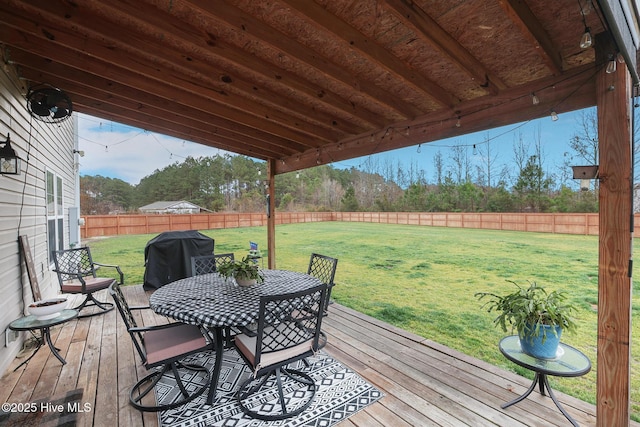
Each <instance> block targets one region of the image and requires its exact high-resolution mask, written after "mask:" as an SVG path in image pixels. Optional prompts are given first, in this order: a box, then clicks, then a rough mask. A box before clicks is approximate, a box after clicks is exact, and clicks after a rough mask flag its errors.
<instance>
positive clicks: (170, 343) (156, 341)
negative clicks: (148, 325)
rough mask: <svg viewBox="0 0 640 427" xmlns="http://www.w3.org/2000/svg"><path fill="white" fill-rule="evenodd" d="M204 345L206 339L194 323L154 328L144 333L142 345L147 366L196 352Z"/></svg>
mask: <svg viewBox="0 0 640 427" xmlns="http://www.w3.org/2000/svg"><path fill="white" fill-rule="evenodd" d="M206 345H207V340H206V339H205V338H204V336H203V335H202V332H200V328H198V327H197V326H194V325H186V324H182V323H176V326H173V327H171V328H164V329H156V330H152V331H147V332H145V334H144V347H145V350H146V352H147V365H149V366H153V365H157V364H159V363H163V362H164V361H165V360H167V359H173V358H179V357H180V356H182V355H185V354H189V353H191V352H196V351H198V350H200V349H202V348H203V347H205V346H206Z"/></svg>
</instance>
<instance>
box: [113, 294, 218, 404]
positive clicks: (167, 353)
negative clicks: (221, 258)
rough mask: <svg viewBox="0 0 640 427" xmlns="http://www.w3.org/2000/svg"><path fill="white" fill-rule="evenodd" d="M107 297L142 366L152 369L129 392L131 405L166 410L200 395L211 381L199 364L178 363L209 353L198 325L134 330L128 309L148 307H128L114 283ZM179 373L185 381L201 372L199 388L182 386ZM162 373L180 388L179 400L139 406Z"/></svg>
mask: <svg viewBox="0 0 640 427" xmlns="http://www.w3.org/2000/svg"><path fill="white" fill-rule="evenodd" d="M109 294H110V295H111V296H112V297H113V300H114V302H115V303H116V306H117V307H118V311H119V312H120V315H121V316H122V320H124V324H125V326H126V327H127V332H129V335H130V336H131V339H132V340H133V344H134V346H135V348H136V350H137V351H138V354H139V355H140V359H141V360H142V363H143V364H144V367H145V368H146V369H152V370H153V371H152V372H151V373H149V374H148V375H146V376H145V377H144V378H142V379H141V380H140V381H138V382H137V383H136V384H135V385H134V386H133V388H132V389H131V391H130V392H129V402H130V403H131V405H132V406H133V407H134V408H136V409H138V410H140V411H145V412H158V411H166V410H169V409H173V408H177V407H178V406H181V405H184V404H185V403H187V402H190V401H192V400H193V399H195V398H196V397H198V396H200V395H201V394H202V393H204V391H205V390H206V389H207V387H208V386H209V384H210V380H211V375H210V374H209V371H208V370H207V369H206V368H205V367H204V366H202V365H198V364H194V363H190V364H187V363H182V362H181V360H182V359H183V358H185V357H186V356H188V355H191V354H194V353H199V352H201V351H207V350H211V349H212V348H213V344H212V342H213V341H212V340H207V339H206V338H205V336H204V335H203V333H202V330H201V329H200V328H199V327H198V326H195V325H187V324H185V323H170V324H164V325H157V326H149V327H138V325H137V323H136V320H135V318H134V317H133V314H132V310H143V309H149V307H130V306H129V304H128V303H127V301H126V299H125V298H124V295H123V294H122V290H121V289H120V285H119V284H118V283H113V284H111V286H109ZM181 371H182V372H188V376H187V375H186V377H188V378H192V377H193V376H194V375H195V374H197V373H198V372H203V373H204V375H205V378H204V379H203V381H202V385H201V386H199V387H196V388H195V389H194V388H193V386H194V385H195V384H194V383H191V384H190V385H189V386H188V387H187V386H185V384H184V381H183V379H182V377H181V375H180V372H181ZM165 374H172V375H173V377H174V378H175V381H176V383H177V385H178V387H179V389H180V395H181V397H180V398H178V400H175V401H173V402H171V403H166V404H162V405H147V404H145V403H143V399H144V398H145V396H147V395H148V394H149V393H150V392H153V390H154V389H155V386H156V384H157V383H158V381H160V379H161V378H162V377H163V376H164V375H165Z"/></svg>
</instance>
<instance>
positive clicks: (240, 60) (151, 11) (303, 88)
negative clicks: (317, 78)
mask: <svg viewBox="0 0 640 427" xmlns="http://www.w3.org/2000/svg"><path fill="white" fill-rule="evenodd" d="M39 1H42V0H39ZM45 2H46V1H45ZM47 3H51V2H47ZM95 3H96V2H95V1H94V2H84V3H83V5H84V7H85V8H86V7H91V6H89V5H93V4H95ZM97 3H98V4H99V5H100V8H101V9H104V10H105V11H104V12H103V13H104V14H105V15H106V16H113V15H114V14H117V15H118V16H129V17H130V19H131V16H140V17H141V18H140V20H139V21H138V22H136V24H135V28H136V30H141V29H142V28H146V30H145V32H146V33H147V36H148V37H149V38H150V39H152V40H153V41H154V42H155V43H162V44H163V45H168V44H172V45H173V49H174V50H178V51H180V50H181V49H182V50H183V51H184V52H183V56H184V58H183V59H184V60H186V61H189V64H193V63H194V62H195V61H197V60H200V61H202V62H204V63H206V64H210V65H213V66H216V67H218V68H220V69H222V71H221V72H220V76H233V79H234V80H235V79H236V78H237V76H256V77H257V80H263V81H265V82H267V83H266V84H268V86H269V88H270V91H271V92H289V91H291V90H295V91H296V93H297V94H298V95H300V96H302V97H303V98H305V99H306V100H307V103H308V104H309V105H318V104H321V105H324V106H325V107H323V109H324V110H327V111H339V112H340V115H341V116H352V117H353V118H354V119H353V120H352V121H355V122H361V123H368V124H369V125H376V124H378V123H380V122H381V121H384V120H385V118H384V117H383V116H382V115H380V114H378V113H374V112H372V111H370V110H367V109H366V108H364V107H363V106H360V105H354V103H352V102H350V101H349V100H348V99H346V98H344V94H337V93H335V92H333V91H331V90H329V89H328V88H327V87H321V86H319V85H317V84H315V83H313V82H311V81H309V80H305V79H303V78H301V77H299V76H297V75H295V74H293V73H290V72H287V71H286V70H284V69H282V68H278V67H276V66H274V65H273V64H270V63H268V62H267V61H264V60H262V59H261V58H259V57H257V56H256V55H252V54H250V53H247V52H246V51H244V50H242V49H239V48H237V47H235V46H233V45H231V44H229V43H226V42H224V41H222V40H220V39H216V40H215V42H209V43H205V41H204V40H203V38H202V37H200V34H199V30H198V29H196V28H194V27H191V26H188V25H187V23H185V24H184V25H182V26H176V25H175V24H173V21H175V19H176V18H175V17H174V16H172V15H169V14H168V13H166V12H164V11H161V10H158V9H156V8H155V7H152V6H149V5H145V4H144V3H142V2H138V3H136V4H135V5H134V4H131V5H129V4H118V5H117V7H116V6H113V5H112V4H111V3H110V2H103V1H101V0H100V1H98V2H97ZM141 9H142V10H141ZM75 17H76V18H77V20H78V21H80V22H83V21H84V22H90V20H89V19H88V17H89V16H87V14H84V13H80V11H78V12H76V15H75ZM143 18H144V19H143ZM257 89H259V88H257Z"/></svg>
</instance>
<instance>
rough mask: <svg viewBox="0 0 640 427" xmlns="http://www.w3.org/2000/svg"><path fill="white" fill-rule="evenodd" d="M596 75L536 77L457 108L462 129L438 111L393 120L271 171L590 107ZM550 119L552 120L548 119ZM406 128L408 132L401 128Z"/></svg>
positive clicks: (589, 70)
mask: <svg viewBox="0 0 640 427" xmlns="http://www.w3.org/2000/svg"><path fill="white" fill-rule="evenodd" d="M595 73H596V70H595V69H594V67H593V66H591V65H590V66H585V67H581V68H579V69H574V70H572V71H571V72H568V73H567V75H566V77H565V79H564V80H562V81H560V82H558V81H557V79H554V78H546V79H541V80H539V81H536V82H533V83H530V84H527V85H524V86H522V87H518V88H514V89H508V90H506V91H503V92H501V93H500V95H499V96H491V95H488V96H485V97H481V98H476V99H474V100H470V101H465V102H463V103H462V104H460V110H461V111H463V112H464V116H463V118H462V125H461V126H460V127H458V126H456V122H457V118H458V117H457V116H456V115H455V114H454V113H452V112H451V111H446V110H441V111H438V112H435V113H432V114H427V115H424V116H422V117H419V118H416V119H415V120H411V121H405V122H398V123H395V124H394V125H391V126H386V127H384V128H380V129H378V130H377V131H375V132H367V133H366V134H363V135H358V136H357V137H353V138H350V139H348V140H344V141H340V142H338V143H336V144H331V145H326V146H324V147H323V148H322V149H320V150H315V149H313V150H307V151H306V152H304V153H302V154H295V155H293V156H290V157H288V158H285V159H282V161H280V162H277V164H276V173H277V174H281V173H285V172H291V171H293V170H299V169H305V168H309V167H314V166H317V165H318V164H328V163H332V162H338V161H341V160H348V159H352V158H355V157H362V156H368V155H371V154H375V153H380V152H384V151H389V150H394V149H398V148H403V147H409V146H412V145H417V144H425V143H428V142H432V141H438V140H441V139H445V138H451V137H456V136H461V135H466V134H469V133H474V132H479V131H483V130H488V129H494V128H497V127H500V126H505V125H509V124H513V123H518V122H522V121H527V120H532V119H533V118H539V117H544V116H549V114H550V112H551V111H552V110H554V111H556V112H557V113H563V112H568V111H574V110H578V109H581V108H587V107H590V106H592V105H594V102H595V89H594V85H595ZM531 92H536V94H539V98H540V103H539V104H538V105H532V103H531ZM549 120H551V119H549ZM407 129H408V130H409V133H408V134H407V132H406V130H407Z"/></svg>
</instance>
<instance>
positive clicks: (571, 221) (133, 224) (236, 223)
mask: <svg viewBox="0 0 640 427" xmlns="http://www.w3.org/2000/svg"><path fill="white" fill-rule="evenodd" d="M638 215H639V214H636V223H638V222H637V221H638V220H639V219H640V216H638ZM83 218H84V220H85V221H84V225H83V226H82V227H81V232H82V238H87V237H97V236H117V235H119V234H157V233H162V232H164V231H177V230H212V229H220V228H238V227H259V226H265V225H266V224H267V217H266V215H265V214H262V213H206V214H182V215H158V214H155V215H88V216H84V217H83ZM320 221H342V222H374V223H382V224H407V225H422V226H430V227H456V228H479V229H491V230H510V231H531V232H538V233H559V234H584V235H598V231H599V224H598V214H597V213H595V214H593V213H451V212H446V213H442V212H439V213H431V212H278V213H277V214H276V224H294V223H304V222H320ZM639 236H640V234H636V233H635V232H634V237H639Z"/></svg>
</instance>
